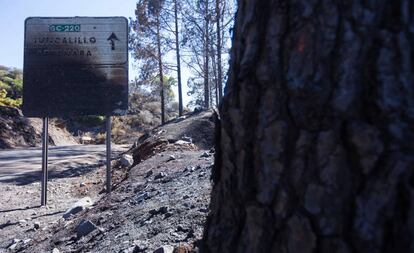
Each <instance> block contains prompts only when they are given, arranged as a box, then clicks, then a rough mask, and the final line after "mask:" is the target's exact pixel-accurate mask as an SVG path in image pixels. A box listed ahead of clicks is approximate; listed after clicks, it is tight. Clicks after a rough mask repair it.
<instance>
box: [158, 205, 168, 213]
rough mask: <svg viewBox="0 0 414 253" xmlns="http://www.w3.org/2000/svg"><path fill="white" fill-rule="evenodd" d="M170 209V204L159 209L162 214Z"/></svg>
mask: <svg viewBox="0 0 414 253" xmlns="http://www.w3.org/2000/svg"><path fill="white" fill-rule="evenodd" d="M168 210H169V208H168V206H162V207H160V209H158V212H159V213H160V214H165V213H167V212H168Z"/></svg>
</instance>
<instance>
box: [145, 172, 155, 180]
mask: <svg viewBox="0 0 414 253" xmlns="http://www.w3.org/2000/svg"><path fill="white" fill-rule="evenodd" d="M152 174H154V171H152V170H149V171H147V173H145V177H146V178H147V177H150V176H152Z"/></svg>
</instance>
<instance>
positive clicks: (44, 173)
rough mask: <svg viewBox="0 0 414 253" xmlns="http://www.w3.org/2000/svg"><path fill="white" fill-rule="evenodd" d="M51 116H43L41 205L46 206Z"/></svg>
mask: <svg viewBox="0 0 414 253" xmlns="http://www.w3.org/2000/svg"><path fill="white" fill-rule="evenodd" d="M48 128H49V118H48V117H44V118H43V136H42V199H41V203H40V204H41V205H42V206H45V205H46V203H47V180H48V173H47V152H48V146H49V133H48V130H49V129H48Z"/></svg>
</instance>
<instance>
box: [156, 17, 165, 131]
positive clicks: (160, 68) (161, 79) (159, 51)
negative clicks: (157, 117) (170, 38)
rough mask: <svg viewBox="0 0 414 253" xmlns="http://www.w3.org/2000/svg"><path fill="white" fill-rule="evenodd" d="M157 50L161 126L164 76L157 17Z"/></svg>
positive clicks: (163, 106)
mask: <svg viewBox="0 0 414 253" xmlns="http://www.w3.org/2000/svg"><path fill="white" fill-rule="evenodd" d="M157 48H158V69H159V74H160V85H161V90H160V93H161V94H160V95H161V124H164V123H165V100H164V76H163V71H162V56H161V34H160V19H159V16H157Z"/></svg>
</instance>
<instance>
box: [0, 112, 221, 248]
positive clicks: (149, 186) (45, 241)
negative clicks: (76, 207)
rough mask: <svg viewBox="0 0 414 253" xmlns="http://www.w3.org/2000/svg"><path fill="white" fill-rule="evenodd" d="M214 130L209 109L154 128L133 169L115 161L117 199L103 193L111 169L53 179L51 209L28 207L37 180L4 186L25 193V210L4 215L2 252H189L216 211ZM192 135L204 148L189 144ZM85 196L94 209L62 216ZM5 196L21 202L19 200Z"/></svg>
mask: <svg viewBox="0 0 414 253" xmlns="http://www.w3.org/2000/svg"><path fill="white" fill-rule="evenodd" d="M197 122H198V123H197ZM200 122H202V123H200ZM199 123H200V124H201V125H203V126H206V124H209V126H210V127H206V128H201V127H200V124H199ZM191 126H193V127H191ZM213 128H214V116H213V114H212V112H202V113H198V114H196V115H192V116H191V117H188V118H181V119H179V120H176V121H173V122H170V123H169V124H167V125H165V126H162V127H160V128H157V129H154V131H151V133H149V134H148V135H147V136H146V137H144V138H141V139H140V140H139V141H138V142H137V143H136V144H134V147H133V148H132V149H131V150H129V153H130V154H131V155H132V156H133V157H134V165H133V166H131V167H128V168H125V167H123V166H120V162H119V161H114V164H113V167H114V173H115V175H114V190H113V192H112V193H111V194H110V195H107V194H105V193H103V185H104V175H103V173H104V170H103V169H99V168H95V169H91V170H88V171H86V170H85V172H84V173H82V172H80V171H79V172H76V173H78V174H79V176H75V177H69V178H63V179H62V178H60V179H56V180H52V182H50V184H49V185H51V186H52V187H51V191H52V192H53V191H54V192H55V196H56V197H55V198H54V199H52V200H51V201H50V204H49V205H48V206H47V207H46V208H45V207H36V206H33V204H27V203H31V201H27V199H30V198H32V199H33V198H34V195H36V194H34V193H33V192H32V191H31V189H33V188H36V187H39V185H36V183H35V184H31V185H25V186H11V185H0V187H2V188H0V190H2V191H3V190H9V191H11V192H14V193H17V192H19V198H17V199H19V201H20V205H19V206H21V207H19V208H15V209H16V210H4V209H3V208H2V209H1V210H4V211H0V217H2V216H3V217H2V218H1V220H0V223H2V224H0V235H1V236H0V238H1V239H0V252H2V250H3V251H5V252H52V251H53V250H55V252H153V251H154V250H156V249H157V248H159V247H162V246H167V245H170V246H174V247H178V246H180V245H181V249H182V250H184V248H186V247H187V248H186V250H184V251H181V252H190V251H189V250H190V248H194V247H195V246H196V242H197V241H198V240H199V239H200V238H201V236H202V230H203V224H204V222H205V219H206V216H207V214H208V211H209V209H208V206H209V198H210V190H211V181H210V173H211V168H212V165H213V160H214V159H213V151H212V150H210V148H208V149H207V147H209V146H210V147H211V146H212V141H213ZM200 129H202V130H200ZM194 133H197V135H194ZM189 138H190V139H191V140H193V142H194V143H196V144H198V145H195V144H192V143H188V142H185V141H183V140H182V139H185V140H189ZM37 184H38V183H37ZM7 187H8V188H7ZM16 187H21V188H16ZM52 195H53V194H52ZM84 196H89V197H91V198H92V199H93V200H94V201H95V204H94V205H93V206H92V207H90V208H88V209H86V210H84V211H82V212H80V213H77V214H76V215H74V216H72V217H71V218H70V219H68V220H65V219H63V218H62V214H63V212H64V211H65V210H66V209H67V208H68V207H69V206H71V205H72V204H73V203H74V202H75V201H76V200H78V199H80V198H82V197H84ZM35 198H36V201H38V199H37V198H38V197H37V196H36V197H35ZM1 199H2V202H3V200H4V201H7V202H8V201H11V202H14V201H16V198H13V197H12V196H9V198H7V197H4V196H2V197H1ZM32 202H33V201H32ZM36 203H37V202H36ZM7 217H9V218H7ZM22 219H25V221H22ZM84 221H88V222H91V224H93V225H92V226H93V228H92V231H91V232H90V233H88V234H87V235H83V236H77V230H78V229H79V224H80V223H82V222H84ZM35 222H39V223H40V224H39V223H37V224H35ZM37 226H39V228H36V229H35V227H37ZM58 250H59V251H58Z"/></svg>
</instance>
